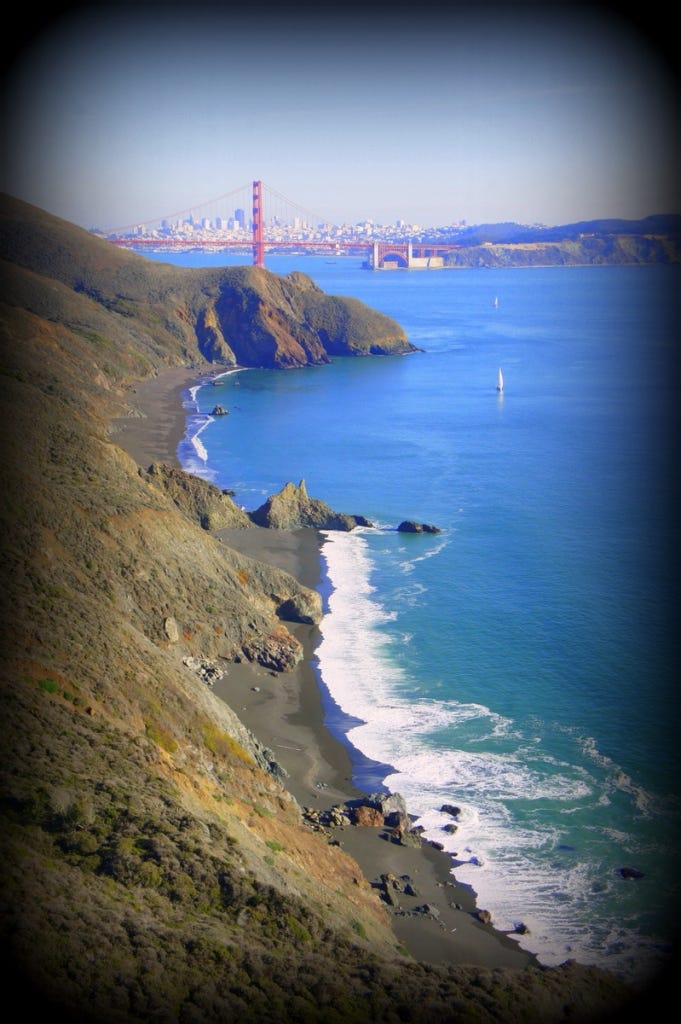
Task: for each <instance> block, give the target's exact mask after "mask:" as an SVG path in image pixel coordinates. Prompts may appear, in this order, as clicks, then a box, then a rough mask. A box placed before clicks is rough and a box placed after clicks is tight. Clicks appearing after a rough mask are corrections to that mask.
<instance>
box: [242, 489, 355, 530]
mask: <svg viewBox="0 0 681 1024" xmlns="http://www.w3.org/2000/svg"><path fill="white" fill-rule="evenodd" d="M249 517H250V519H251V522H253V523H255V525H256V526H265V527H269V528H270V529H275V530H297V529H299V528H300V527H302V526H309V527H313V528H314V529H317V530H342V531H345V532H346V533H347V532H349V531H350V530H354V529H355V528H356V527H358V526H371V523H370V522H369V520H368V519H365V518H364V516H353V515H345V514H343V513H340V512H334V511H333V509H332V508H330V507H329V505H327V504H326V502H324V501H320V500H319V499H317V498H310V497H309V495H308V493H307V488H306V486H305V481H304V480H301V481H300V483H299V484H298V486H297V487H296V485H295V484H293V483H290V482H289V483H287V484H285V485H284V487H283V488H282V489H281V491H279V493H278V494H274V495H272V496H270V497H269V498H268V499H267V501H266V502H265V504H264V505H261V506H260V508H258V509H256V510H255V511H254V512H250V513H249Z"/></svg>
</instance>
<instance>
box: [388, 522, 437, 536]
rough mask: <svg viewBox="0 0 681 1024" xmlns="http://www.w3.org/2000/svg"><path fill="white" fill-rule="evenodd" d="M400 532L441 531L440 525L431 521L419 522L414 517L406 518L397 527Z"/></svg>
mask: <svg viewBox="0 0 681 1024" xmlns="http://www.w3.org/2000/svg"><path fill="white" fill-rule="evenodd" d="M397 530H398V532H399V533H441V532H442V531H441V529H440V527H439V526H432V525H431V524H430V523H417V522H415V521H414V520H413V519H405V520H404V521H403V522H401V523H400V525H399V526H398V527H397Z"/></svg>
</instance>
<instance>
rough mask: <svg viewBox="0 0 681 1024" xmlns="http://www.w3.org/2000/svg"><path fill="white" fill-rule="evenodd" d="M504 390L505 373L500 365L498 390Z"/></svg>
mask: <svg viewBox="0 0 681 1024" xmlns="http://www.w3.org/2000/svg"><path fill="white" fill-rule="evenodd" d="M503 390H504V375H503V373H502V372H501V367H499V372H498V374H497V391H503Z"/></svg>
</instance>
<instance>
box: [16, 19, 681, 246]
mask: <svg viewBox="0 0 681 1024" xmlns="http://www.w3.org/2000/svg"><path fill="white" fill-rule="evenodd" d="M439 7H440V5H438V6H437V7H432V6H430V0H424V2H422V3H419V2H417V0H414V2H413V3H412V4H411V6H410V7H409V9H408V10H406V11H405V8H404V6H403V5H401V4H397V5H396V6H395V5H393V6H392V7H389V6H387V5H386V6H385V7H381V6H379V5H372V3H371V2H370V0H367V2H366V3H365V4H364V5H361V4H356V5H355V4H354V2H346V3H341V4H338V5H337V6H336V5H333V4H331V5H326V6H325V5H324V4H323V3H321V2H320V3H318V4H317V5H316V6H310V7H306V6H305V5H303V4H300V5H299V6H298V5H296V3H295V2H292V3H289V4H286V3H285V2H283V0H282V2H281V3H280V4H279V5H277V6H276V7H272V8H270V7H269V5H268V3H267V2H261V3H259V4H254V5H252V7H250V8H249V7H248V6H246V5H244V4H243V3H241V4H236V5H233V4H230V3H224V2H223V3H211V4H204V3H201V2H200V0H199V2H196V3H193V4H191V3H174V4H170V3H164V2H162V0H159V2H155V3H145V2H144V0H139V2H132V0H131V2H127V3H126V2H118V3H112V4H106V3H84V4H74V5H73V6H71V7H68V6H64V7H63V8H61V9H60V8H58V7H55V8H54V11H53V13H52V14H51V15H50V16H47V15H46V16H45V20H44V21H43V22H42V23H40V21H39V16H38V15H37V14H36V13H35V11H34V10H31V11H30V12H29V13H28V14H27V18H29V19H32V20H30V21H28V22H27V27H25V29H24V33H23V34H22V33H21V32H17V33H16V34H15V35H10V36H9V42H8V40H6V41H5V44H4V45H5V48H6V51H7V50H8V52H6V61H5V68H4V75H3V115H2V127H3V146H2V149H3V162H2V179H1V182H0V188H1V189H2V191H4V192H7V193H10V194H11V195H13V196H15V197H17V198H20V199H24V200H26V201H28V202H30V203H33V204H34V205H36V206H39V207H41V208H43V209H45V210H47V211H48V212H50V213H53V214H56V215H57V216H59V217H62V218H64V219H66V220H69V221H72V222H74V223H76V224H79V225H81V226H82V227H85V228H93V227H98V228H116V227H119V226H125V225H130V224H134V223H143V222H147V221H151V220H154V219H157V218H161V217H165V216H169V215H171V214H173V213H175V212H176V211H184V210H188V209H191V208H194V207H198V206H200V205H201V204H203V203H205V202H207V201H208V200H211V199H212V198H214V197H217V196H222V195H224V194H226V193H231V192H232V191H233V190H235V189H238V188H239V187H240V186H242V185H245V184H250V183H251V182H252V181H253V180H256V179H257V180H260V181H262V182H263V184H264V186H265V190H266V194H267V190H268V189H272V190H275V191H276V192H277V193H279V194H281V195H283V196H285V197H287V198H288V199H289V200H291V202H292V203H293V204H297V205H298V206H299V207H300V208H301V210H303V211H305V212H309V213H310V214H311V215H312V216H314V217H315V218H318V219H320V220H327V221H330V222H332V223H353V224H354V223H358V222H361V221H363V220H366V219H370V220H372V221H374V223H376V224H392V223H395V222H396V221H398V220H404V221H406V222H407V223H408V224H418V225H420V226H422V227H424V226H425V227H431V226H441V225H447V224H452V223H457V222H460V221H466V222H467V223H468V224H483V223H494V222H501V221H515V222H518V223H523V224H531V223H543V224H546V225H557V224H565V223H572V222H575V221H581V220H591V219H595V218H601V217H623V218H626V219H637V218H640V217H646V216H649V215H651V214H657V213H679V212H681V203H680V201H679V199H680V197H679V195H678V187H677V183H676V179H677V177H678V173H677V153H676V140H677V137H678V124H677V121H676V116H677V114H676V100H677V95H678V94H677V88H678V83H677V79H676V77H675V75H674V73H673V70H672V69H673V65H672V63H671V62H670V61H669V60H668V59H667V56H666V54H665V50H664V48H663V44H662V43H661V42H660V41H659V40H656V39H655V38H654V37H653V35H652V34H651V32H650V31H649V29H648V27H647V26H644V25H641V24H635V23H634V22H633V21H632V20H631V15H627V14H624V13H623V10H622V8H620V7H618V6H617V5H606V4H588V3H587V4H584V3H583V4H572V3H568V2H565V3H561V2H560V0H554V2H553V3H548V4H545V3H539V2H535V3H524V4H523V3H520V4H516V3H496V4H492V3H486V2H485V0H480V2H478V3H475V4H467V5H464V4H459V3H456V2H455V0H454V2H450V4H449V5H448V6H446V7H445V9H446V12H447V13H442V11H441V10H439ZM649 9H650V8H649ZM651 14H652V11H651ZM35 19H38V20H37V21H36V20H35ZM669 43H670V45H671V39H670V40H669ZM266 212H267V208H266Z"/></svg>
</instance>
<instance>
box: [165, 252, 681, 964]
mask: <svg viewBox="0 0 681 1024" xmlns="http://www.w3.org/2000/svg"><path fill="white" fill-rule="evenodd" d="M154 258H157V259H160V260H164V261H166V262H175V263H180V264H183V265H188V266H189V265H191V266H215V265H227V264H228V263H230V262H232V263H234V262H239V260H234V259H230V257H229V256H228V255H226V254H225V253H219V254H201V253H191V254H190V253H186V254H177V255H169V254H167V253H158V254H156V255H155V257H154ZM240 262H244V258H243V257H240ZM267 265H268V269H271V270H273V271H275V272H276V273H287V272H288V271H289V270H293V269H296V270H302V271H304V272H305V273H308V274H309V275H310V277H312V278H313V280H314V281H316V283H317V284H319V286H320V287H321V288H323V290H324V291H326V292H327V293H329V294H335V295H350V296H354V297H356V298H359V299H361V300H362V301H364V302H366V303H368V304H369V305H371V306H373V307H375V308H376V309H379V310H381V311H383V312H385V313H387V314H389V315H390V316H392V317H394V318H395V319H396V320H397V321H398V322H399V323H401V324H402V326H403V327H404V328H405V330H406V332H407V335H408V337H409V339H410V340H411V341H412V342H413V343H414V344H415V345H416V346H418V347H419V349H420V350H421V351H419V352H417V353H414V354H410V355H407V356H393V357H375V358H367V359H337V360H335V361H334V362H333V363H332V364H331V365H328V366H321V367H309V368H305V369H300V370H287V371H266V370H246V371H239V372H236V373H230V374H228V375H226V376H224V377H223V378H221V380H220V381H219V382H217V383H210V384H208V385H206V386H201V387H198V386H197V387H195V388H193V389H192V390H191V391H190V392H189V393H188V395H187V400H186V409H187V433H186V436H185V439H184V441H183V442H182V444H181V446H180V449H179V451H178V455H179V457H180V460H181V462H182V464H183V465H184V467H185V468H186V469H187V470H189V471H191V472H193V473H196V474H198V475H199V476H202V477H204V478H206V479H209V480H211V481H213V482H214V483H216V484H218V485H219V486H220V487H223V488H230V489H232V490H233V491H234V492H235V500H236V501H237V502H238V503H240V504H242V505H244V506H245V507H246V508H248V509H255V508H256V507H258V506H259V505H260V504H262V503H263V502H264V501H265V499H266V498H267V496H269V495H270V494H273V493H275V492H277V491H279V490H280V489H281V487H282V486H283V485H284V484H285V483H286V482H288V481H293V482H294V483H298V482H299V481H300V480H303V479H304V480H305V483H306V486H307V490H308V493H309V494H310V495H311V496H312V497H315V498H320V499H322V500H324V501H325V502H327V503H328V504H329V505H330V506H331V507H332V508H334V509H335V510H336V511H339V512H348V513H353V514H361V515H364V516H366V517H368V518H369V519H370V520H371V522H372V523H373V524H374V525H373V526H372V527H370V528H362V529H359V530H356V531H353V532H352V533H350V534H344V533H327V534H326V541H325V544H324V547H323V556H322V557H323V566H324V582H323V584H322V587H321V590H322V594H323V598H324V603H325V615H324V619H323V622H322V625H321V642H320V645H319V647H318V649H317V651H316V656H315V670H316V672H317V676H318V679H319V685H320V689H321V692H322V695H323V699H324V707H325V711H326V716H327V725H328V727H329V728H330V729H331V730H332V731H333V732H334V733H335V734H336V735H338V736H340V737H341V738H342V739H343V741H344V742H345V743H346V744H347V745H348V748H349V750H350V753H351V755H352V756H353V759H354V764H355V776H354V781H355V783H356V785H358V786H359V787H360V788H362V789H364V790H367V791H370V792H371V791H375V790H378V789H388V790H390V791H392V792H399V793H401V794H402V795H403V796H404V797H405V799H406V801H407V806H408V808H409V810H410V812H411V813H412V815H415V816H416V817H417V824H420V825H422V826H424V827H425V835H426V836H427V837H428V838H430V839H433V840H435V841H437V842H439V843H442V844H443V845H444V847H445V849H446V850H447V851H448V852H449V853H450V854H451V857H452V868H453V872H454V874H455V876H456V878H457V880H458V881H459V882H462V883H464V884H466V885H469V886H470V887H471V888H472V889H473V890H474V892H475V893H476V895H477V902H478V906H479V907H481V908H484V909H487V910H489V911H490V912H491V914H492V919H493V923H494V925H495V926H496V927H497V928H499V929H501V930H508V931H514V932H516V935H515V937H516V939H517V941H518V943H519V945H520V946H522V947H523V948H525V949H527V950H531V951H532V952H534V953H536V954H537V956H538V957H539V959H540V961H541V962H542V963H544V964H547V965H554V964H559V963H562V962H564V961H565V960H567V959H574V960H578V961H580V962H581V963H585V964H595V965H598V966H601V967H604V968H606V969H608V970H610V971H613V972H615V973H617V974H619V975H620V976H622V977H624V978H625V979H627V980H628V981H630V982H634V983H640V984H645V983H646V982H647V981H648V979H649V978H650V977H652V976H653V975H654V974H655V973H656V972H657V971H658V969H659V968H660V967H662V966H664V964H665V963H666V961H667V958H668V957H669V955H670V952H671V949H672V943H673V941H674V940H675V935H676V932H677V921H678V910H679V874H678V868H677V858H678V853H679V849H680V846H679V836H680V834H681V830H680V827H679V826H680V824H681V813H680V812H681V805H680V800H679V791H678V785H677V784H678V779H679V754H678V735H679V730H678V725H679V701H678V698H677V691H676V678H675V677H674V674H673V671H672V669H673V667H676V668H678V635H677V634H678V628H677V621H676V618H675V616H676V611H677V609H678V600H677V594H678V568H679V566H678V531H677V526H676V523H675V521H674V518H673V515H672V512H675V511H676V507H677V506H676V504H675V495H676V481H675V479H674V476H673V473H672V470H673V469H675V461H674V448H673V444H674V443H675V441H676V438H677V436H678V431H677V427H678V410H677V408H676V405H675V401H676V400H675V389H676V377H675V374H674V362H675V359H676V356H675V347H676V345H677V338H676V326H677V320H676V317H675V315H674V314H675V310H674V308H673V296H674V295H678V294H679V284H680V280H679V275H680V274H681V269H680V268H678V267H665V266H654V267H587V268H542V269H504V270H488V269H484V270H483V269H480V270H475V269H471V270H441V271H410V272H405V271H393V272H371V271H367V270H363V269H362V266H361V260H360V259H353V258H340V257H339V258H337V259H336V260H334V261H329V260H325V259H323V258H315V257H296V256H280V257H276V256H271V257H267ZM499 368H502V369H503V375H504V380H505V386H504V390H503V392H502V393H501V394H499V393H498V392H497V388H496V385H497V372H498V369H499ZM218 402H219V403H221V404H222V405H224V406H226V407H227V408H228V409H229V413H230V414H229V415H228V416H225V417H215V418H213V417H211V416H210V411H211V409H212V408H213V406H214V405H215V404H217V403H218ZM404 519H414V520H417V521H419V522H426V523H430V524H433V525H435V526H437V527H439V528H440V531H441V532H439V533H433V534H417V535H407V534H404V533H401V532H398V531H397V529H396V527H397V525H398V524H399V523H400V522H401V521H402V520H404ZM360 755H361V756H360ZM444 804H449V805H455V806H456V807H458V808H459V809H460V813H459V815H458V817H457V818H456V820H455V821H454V820H453V819H452V817H451V815H450V814H448V813H446V812H443V811H442V810H441V807H442V806H443V805H444ZM452 823H455V824H456V830H455V831H454V832H451V831H446V830H445V828H444V827H445V826H446V825H451V824H452ZM622 869H633V871H627V870H625V871H624V875H627V874H629V875H631V874H634V875H635V876H636V877H623V873H622ZM520 926H522V928H521V927H520ZM516 930H520V931H524V934H518V933H517V931H516Z"/></svg>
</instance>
